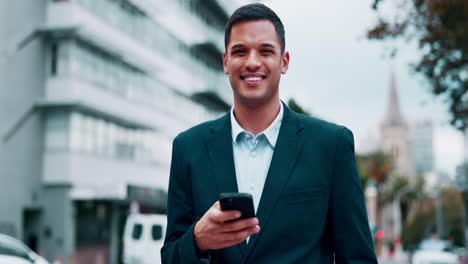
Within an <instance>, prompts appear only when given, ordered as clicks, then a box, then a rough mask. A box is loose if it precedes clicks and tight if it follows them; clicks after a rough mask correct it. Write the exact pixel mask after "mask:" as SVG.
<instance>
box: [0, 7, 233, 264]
mask: <svg viewBox="0 0 468 264" xmlns="http://www.w3.org/2000/svg"><path fill="white" fill-rule="evenodd" d="M234 6H235V3H234V2H232V1H225V0H223V1H217V0H205V1H201V0H177V1H163V0H152V1H150V0H99V1H96V0H37V1H36V0H35V1H28V0H17V1H1V2H0V39H2V41H1V42H0V51H2V52H1V53H0V56H1V57H0V87H1V90H0V120H1V124H2V125H1V126H0V128H1V129H0V133H1V134H0V136H1V145H0V146H1V147H0V178H1V182H2V184H1V185H0V212H1V214H0V233H6V234H8V235H11V236H13V237H16V238H19V239H20V240H23V241H24V242H25V243H26V244H27V245H29V246H30V247H31V248H33V249H34V250H36V251H38V252H39V253H40V254H42V255H44V256H45V257H46V258H47V259H49V260H54V259H56V260H61V261H62V262H63V263H94V261H95V259H96V258H100V259H103V260H104V262H105V263H119V261H120V257H119V255H120V252H121V246H122V244H121V234H122V227H123V223H124V220H125V218H126V215H127V213H128V209H129V205H130V203H132V202H136V203H138V204H139V205H140V208H141V210H142V211H144V212H153V213H164V212H165V203H166V201H165V199H166V190H167V184H168V175H169V166H170V156H171V148H172V147H171V142H172V139H173V138H174V137H175V136H176V135H177V133H179V132H180V131H182V130H184V129H187V128H189V127H191V126H193V125H195V124H197V123H200V122H202V121H205V120H209V119H213V118H216V117H218V116H220V115H222V114H223V113H225V112H226V111H228V110H229V107H230V105H231V104H232V102H231V100H232V99H231V91H230V86H229V84H228V80H227V78H226V77H225V76H224V74H223V71H222V61H221V54H222V51H223V50H224V43H223V39H224V38H223V34H224V31H223V29H224V25H225V23H226V21H227V18H228V14H229V13H230V12H231V11H233V7H234Z"/></svg>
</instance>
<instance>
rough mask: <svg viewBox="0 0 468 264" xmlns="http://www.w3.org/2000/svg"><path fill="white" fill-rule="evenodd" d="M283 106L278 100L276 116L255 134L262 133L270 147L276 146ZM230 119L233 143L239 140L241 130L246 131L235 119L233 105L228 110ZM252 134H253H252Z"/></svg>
mask: <svg viewBox="0 0 468 264" xmlns="http://www.w3.org/2000/svg"><path fill="white" fill-rule="evenodd" d="M283 109H284V106H283V103H282V102H280V110H279V112H278V115H277V116H276V118H275V120H273V122H272V123H271V124H270V125H269V126H268V127H267V128H266V129H265V130H264V131H262V132H261V133H259V134H258V135H257V136H259V135H261V134H264V135H265V137H266V139H267V140H268V143H270V145H271V147H272V148H275V146H276V141H277V140H278V133H279V129H280V127H281V122H282V121H283V114H284V110H283ZM229 117H230V120H231V131H232V133H231V134H232V141H233V142H234V144H236V143H237V141H238V140H239V138H238V137H239V135H240V134H241V133H243V132H245V133H249V132H247V131H246V130H245V129H244V128H242V127H241V126H240V125H239V123H238V122H237V120H236V117H235V116H234V107H232V108H231V111H230V115H229ZM252 136H253V135H252Z"/></svg>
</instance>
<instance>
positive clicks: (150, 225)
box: [123, 214, 167, 264]
mask: <svg viewBox="0 0 468 264" xmlns="http://www.w3.org/2000/svg"><path fill="white" fill-rule="evenodd" d="M166 223H167V219H166V215H159V214H131V215H129V216H128V218H127V222H126V223H125V230H124V239H123V243H124V245H123V262H124V263H125V264H158V263H161V253H160V251H161V248H162V246H163V243H164V236H165V232H166Z"/></svg>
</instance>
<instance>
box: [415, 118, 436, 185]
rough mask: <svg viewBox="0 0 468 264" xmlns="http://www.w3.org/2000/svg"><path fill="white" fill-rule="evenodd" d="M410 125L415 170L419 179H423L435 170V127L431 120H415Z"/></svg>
mask: <svg viewBox="0 0 468 264" xmlns="http://www.w3.org/2000/svg"><path fill="white" fill-rule="evenodd" d="M410 125H411V148H412V151H411V152H412V154H413V161H414V170H415V173H416V176H417V177H423V176H424V175H425V174H426V173H428V172H431V171H433V170H434V147H433V145H434V144H433V141H434V140H433V139H434V127H433V124H432V121H431V120H430V119H429V118H419V119H415V120H413V121H412V122H411V124H410Z"/></svg>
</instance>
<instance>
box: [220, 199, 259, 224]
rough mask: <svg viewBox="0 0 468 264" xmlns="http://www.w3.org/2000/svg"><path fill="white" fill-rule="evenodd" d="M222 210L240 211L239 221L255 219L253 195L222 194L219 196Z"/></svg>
mask: <svg viewBox="0 0 468 264" xmlns="http://www.w3.org/2000/svg"><path fill="white" fill-rule="evenodd" d="M219 204H220V205H221V210H223V211H228V210H239V211H240V212H241V217H240V218H239V219H244V218H251V217H255V209H254V205H253V199H252V195H251V194H249V193H221V194H220V195H219Z"/></svg>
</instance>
